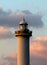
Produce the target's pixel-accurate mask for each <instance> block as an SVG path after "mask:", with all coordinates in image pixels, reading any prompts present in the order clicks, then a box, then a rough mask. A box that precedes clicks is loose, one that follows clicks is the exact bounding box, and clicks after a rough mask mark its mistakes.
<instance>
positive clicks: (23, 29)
mask: <svg viewBox="0 0 47 65" xmlns="http://www.w3.org/2000/svg"><path fill="white" fill-rule="evenodd" d="M15 36H16V37H17V39H18V54H17V65H30V52H29V38H30V37H31V36H32V31H30V30H29V29H28V23H27V22H26V21H25V19H24V18H23V19H22V20H21V21H20V23H19V29H18V30H17V31H15Z"/></svg>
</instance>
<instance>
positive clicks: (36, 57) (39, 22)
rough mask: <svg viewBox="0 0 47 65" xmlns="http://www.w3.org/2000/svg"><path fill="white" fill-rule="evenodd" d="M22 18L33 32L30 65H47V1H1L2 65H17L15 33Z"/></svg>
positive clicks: (0, 50) (0, 35)
mask: <svg viewBox="0 0 47 65" xmlns="http://www.w3.org/2000/svg"><path fill="white" fill-rule="evenodd" d="M22 17H24V18H25V21H26V22H27V23H28V28H29V29H30V30H32V37H31V38H30V65H47V0H0V64H2V65H7V64H8V65H17V48H18V44H17V38H16V37H15V31H16V30H17V29H18V27H19V22H20V20H21V18H22Z"/></svg>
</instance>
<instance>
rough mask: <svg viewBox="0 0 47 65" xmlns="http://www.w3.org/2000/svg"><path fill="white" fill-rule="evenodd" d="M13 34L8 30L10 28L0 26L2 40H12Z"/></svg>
mask: <svg viewBox="0 0 47 65" xmlns="http://www.w3.org/2000/svg"><path fill="white" fill-rule="evenodd" d="M12 37H13V34H12V33H11V32H10V31H9V30H8V28H6V27H3V26H0V39H7V38H12Z"/></svg>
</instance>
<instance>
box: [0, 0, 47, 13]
mask: <svg viewBox="0 0 47 65" xmlns="http://www.w3.org/2000/svg"><path fill="white" fill-rule="evenodd" d="M0 5H2V7H3V9H4V10H6V9H7V8H10V9H12V10H13V11H16V10H17V9H19V10H23V9H24V10H25V9H26V10H27V9H28V10H30V11H32V12H35V11H45V10H47V0H0Z"/></svg>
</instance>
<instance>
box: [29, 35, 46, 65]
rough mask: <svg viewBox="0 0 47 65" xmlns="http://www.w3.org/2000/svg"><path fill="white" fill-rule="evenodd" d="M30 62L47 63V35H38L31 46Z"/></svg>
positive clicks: (34, 63) (43, 64)
mask: <svg viewBox="0 0 47 65" xmlns="http://www.w3.org/2000/svg"><path fill="white" fill-rule="evenodd" d="M30 55H31V58H30V64H31V65H47V36H46V37H37V38H36V39H34V40H33V41H32V43H31V46H30Z"/></svg>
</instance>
